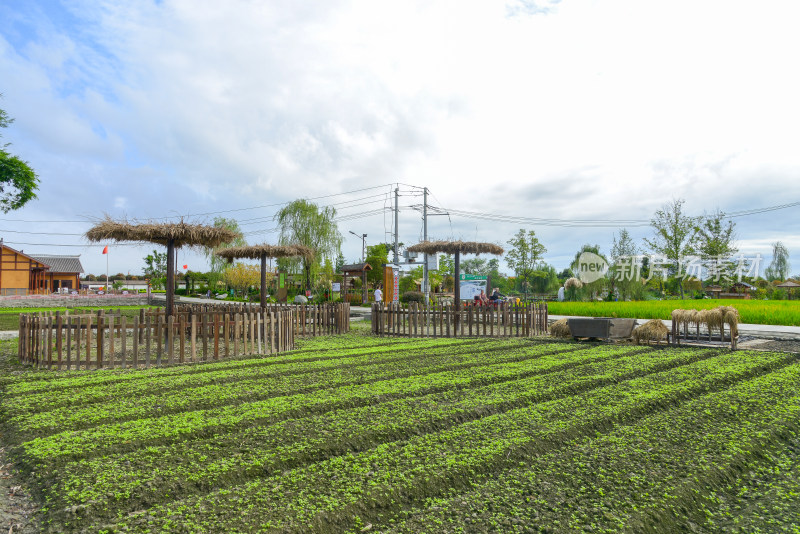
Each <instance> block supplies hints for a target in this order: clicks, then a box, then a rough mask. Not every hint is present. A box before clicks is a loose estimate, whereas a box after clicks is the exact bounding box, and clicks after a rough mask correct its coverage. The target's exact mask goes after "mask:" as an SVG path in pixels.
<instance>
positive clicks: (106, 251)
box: [103, 245, 108, 254]
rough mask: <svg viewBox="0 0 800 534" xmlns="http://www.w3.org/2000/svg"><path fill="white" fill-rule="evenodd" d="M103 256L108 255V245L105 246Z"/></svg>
mask: <svg viewBox="0 0 800 534" xmlns="http://www.w3.org/2000/svg"><path fill="white" fill-rule="evenodd" d="M103 254H108V245H106V248H104V249H103Z"/></svg>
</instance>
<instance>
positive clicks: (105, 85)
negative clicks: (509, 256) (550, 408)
mask: <svg viewBox="0 0 800 534" xmlns="http://www.w3.org/2000/svg"><path fill="white" fill-rule="evenodd" d="M799 15H800V4H798V3H797V2H795V1H792V0H788V1H770V0H765V1H763V2H758V3H753V2H752V1H747V2H745V1H736V0H733V1H731V0H724V1H722V0H721V1H711V0H709V1H706V0H703V1H698V0H692V1H681V0H677V1H672V2H654V1H643V0H630V1H627V0H619V1H615V0H607V1H590V0H561V1H558V0H549V1H548V0H541V1H539V0H537V1H530V0H508V1H505V2H504V1H501V0H498V1H494V2H492V1H486V0H480V1H469V0H458V1H456V0H451V1H431V0H426V1H420V2H413V1H403V2H383V1H376V0H365V1H352V2H351V1H338V0H329V1H325V2H298V1H289V0H285V1H269V0H229V1H226V2H218V1H205V0H160V1H156V0H140V1H134V2H131V1H128V0H118V1H113V0H69V1H64V2H59V1H57V0H2V1H0V21H2V23H0V93H3V97H2V99H0V108H3V109H5V110H6V111H7V112H8V113H9V115H11V116H12V117H14V118H15V119H16V121H15V123H14V124H13V125H12V126H11V127H10V128H8V129H6V130H5V131H3V132H2V134H3V139H2V141H3V142H11V143H12V144H11V146H10V147H9V148H8V150H9V151H10V152H12V153H13V154H16V155H19V156H20V157H22V158H23V159H25V160H27V161H28V162H29V163H30V164H31V166H32V167H33V168H34V169H35V170H36V172H37V173H38V175H39V177H40V179H41V185H40V190H39V195H38V196H39V198H38V200H35V201H33V202H31V203H30V204H29V205H27V206H26V207H24V208H23V209H21V210H19V211H16V212H11V213H8V214H5V215H2V214H0V236H2V237H3V238H4V239H5V241H6V242H7V243H8V244H10V245H11V246H13V247H15V248H17V249H24V250H25V252H29V253H61V254H80V255H81V259H82V262H83V265H84V267H85V268H86V271H87V272H92V273H101V272H104V271H105V268H106V265H105V264H106V262H105V257H104V256H103V255H102V254H101V249H102V247H96V246H89V245H87V243H86V241H85V240H84V239H83V238H82V235H83V233H84V232H85V231H86V230H87V229H88V228H89V227H90V226H91V221H92V220H96V219H97V218H99V217H102V215H103V214H104V213H108V214H110V215H111V216H113V217H127V218H131V219H139V220H144V219H149V218H157V219H162V220H163V219H165V218H171V219H167V220H174V218H176V217H180V216H184V217H186V218H187V219H189V220H199V221H206V222H211V221H212V220H213V218H214V217H215V216H224V217H229V218H235V219H237V220H238V221H239V222H240V224H241V227H242V229H243V231H244V232H245V234H246V237H247V239H248V242H250V243H251V244H256V243H262V242H267V243H274V242H275V241H276V240H277V233H276V232H275V230H274V229H275V223H274V222H273V221H272V216H273V215H274V214H275V212H276V210H277V209H279V208H280V206H281V205H282V203H286V202H289V201H292V200H294V199H297V198H301V197H303V198H313V199H315V200H314V201H315V202H317V203H318V204H320V205H333V206H334V207H336V208H337V209H338V213H339V217H340V220H339V228H340V230H341V231H342V233H343V234H344V235H345V237H346V240H345V244H344V248H343V251H344V254H345V256H346V258H347V259H348V260H352V261H355V260H357V259H358V258H359V256H360V254H361V240H360V239H359V238H356V237H354V236H352V235H351V234H349V232H350V231H354V232H355V233H357V234H362V233H366V234H367V235H368V237H367V243H368V244H374V243H376V242H381V241H389V240H391V232H392V229H393V226H392V224H393V222H392V216H391V214H390V213H389V212H387V211H385V208H388V207H389V206H390V205H391V202H392V191H393V190H394V188H395V187H399V189H400V192H401V197H400V205H401V208H402V210H401V212H400V215H399V218H400V224H399V229H400V232H399V233H400V241H402V242H405V243H409V244H410V243H415V242H417V241H418V240H419V239H420V237H421V233H422V221H421V217H420V214H419V213H418V212H417V211H415V210H414V209H413V208H411V207H410V206H412V205H417V204H420V203H421V202H422V197H421V196H420V192H421V188H423V187H427V188H429V190H430V193H431V195H430V197H429V200H430V203H431V204H433V205H435V206H437V207H440V208H443V209H445V210H447V211H448V212H449V213H450V215H449V216H444V215H442V216H436V217H431V218H430V222H429V234H430V236H431V237H432V238H460V239H467V240H480V241H492V242H496V243H500V244H504V243H505V241H507V240H508V239H509V238H510V237H511V235H512V234H513V233H515V232H516V231H517V230H518V229H519V228H521V227H525V228H526V229H533V230H535V231H536V233H537V235H538V236H539V238H540V239H541V241H542V242H543V243H544V244H545V246H546V247H547V249H548V253H547V260H548V261H549V262H550V263H552V264H554V265H556V267H558V268H559V269H561V268H563V267H565V266H566V265H567V264H568V263H569V261H570V260H571V258H572V256H574V254H575V251H576V250H578V249H579V248H580V246H581V245H583V244H584V243H593V244H599V245H600V246H601V250H602V251H604V252H608V250H609V248H610V246H611V241H612V237H613V234H614V232H615V231H616V230H617V229H616V228H615V227H614V225H615V224H625V226H627V227H628V229H629V230H630V231H631V233H632V234H633V236H634V237H636V238H637V240H639V242H641V238H642V237H645V236H649V235H650V234H651V230H650V229H649V228H648V227H647V226H646V222H647V221H648V220H649V219H650V217H651V216H652V215H653V213H654V211H655V210H656V209H658V208H659V207H660V206H662V205H663V204H664V203H666V202H668V201H670V200H671V199H673V198H683V199H686V205H685V207H686V210H687V211H688V212H689V213H691V214H695V215H701V214H703V213H704V212H711V211H714V210H715V209H717V208H720V209H722V210H723V211H725V212H728V213H737V212H742V211H745V210H753V209H758V208H767V207H770V206H777V205H783V204H791V203H795V202H800V180H798V177H800V149H799V148H800V72H798V71H799V70H800V67H799V65H800V64H799V63H798V61H797V57H796V53H797V50H800V32H798V31H797V29H796V21H797V20H798V16H799ZM398 184H399V185H398ZM799 210H800V207H798V206H793V207H789V208H786V209H781V210H774V211H767V212H762V213H757V214H754V215H745V216H740V217H736V218H735V221H736V223H737V231H738V235H739V246H740V249H741V251H742V252H744V253H746V254H749V255H753V254H757V253H761V254H762V255H764V256H765V258H766V261H767V262H768V261H769V259H770V257H771V247H770V243H772V242H773V241H776V240H781V241H783V242H784V243H785V244H786V245H787V246H788V248H789V250H790V253H791V255H792V258H791V260H792V264H793V267H792V272H793V273H794V272H800V222H799V220H800V218H798V212H799ZM475 213H481V214H486V215H488V216H487V217H483V218H475V216H474V214H475ZM498 216H499V217H498ZM503 216H510V217H518V218H529V219H532V220H528V221H521V220H517V221H515V222H512V223H509V222H504V221H503V220H501V217H503ZM535 219H548V220H556V222H555V225H553V223H552V221H551V222H550V223H548V224H545V223H544V222H543V221H536V220H535ZM575 220H598V221H610V222H603V223H598V224H597V225H595V226H594V227H575V226H574V221H575ZM64 245H70V246H64ZM152 248H153V247H152V246H151V247H147V246H117V247H112V255H111V256H110V270H111V272H112V273H116V272H128V271H130V272H131V273H132V274H138V273H140V272H141V270H142V267H143V262H142V257H143V256H144V255H145V254H147V253H148V251H149V250H152ZM179 263H180V264H184V263H186V264H188V265H189V268H190V269H193V270H205V269H206V268H207V265H206V262H205V260H204V259H203V258H202V256H201V255H198V254H196V253H191V252H186V253H182V255H181V257H180V258H179Z"/></svg>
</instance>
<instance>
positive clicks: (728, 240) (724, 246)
mask: <svg viewBox="0 0 800 534" xmlns="http://www.w3.org/2000/svg"><path fill="white" fill-rule="evenodd" d="M735 227H736V223H734V222H733V221H732V220H730V219H727V218H726V216H725V213H724V212H723V211H720V210H719V209H718V210H717V211H715V212H714V213H712V214H711V215H706V216H704V217H702V218H701V219H700V221H699V224H698V225H697V229H696V231H697V251H698V252H699V253H700V256H701V257H702V258H703V259H716V258H719V259H721V260H724V259H728V258H730V257H731V256H733V255H734V254H736V253H737V252H739V249H738V248H737V247H736V229H735Z"/></svg>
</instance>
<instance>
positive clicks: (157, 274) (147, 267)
mask: <svg viewBox="0 0 800 534" xmlns="http://www.w3.org/2000/svg"><path fill="white" fill-rule="evenodd" d="M144 275H145V276H146V277H148V278H150V279H151V280H152V279H154V278H164V277H165V276H166V275H167V253H166V252H159V251H157V250H154V251H153V253H152V254H148V255H147V256H145V257H144Z"/></svg>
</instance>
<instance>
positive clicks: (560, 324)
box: [550, 319, 572, 338]
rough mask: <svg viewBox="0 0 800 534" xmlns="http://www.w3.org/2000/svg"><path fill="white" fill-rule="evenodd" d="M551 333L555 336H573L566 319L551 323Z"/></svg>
mask: <svg viewBox="0 0 800 534" xmlns="http://www.w3.org/2000/svg"><path fill="white" fill-rule="evenodd" d="M550 335H551V336H553V337H567V338H568V337H572V334H571V333H570V331H569V325H568V324H567V320H566V319H559V320H558V321H556V322H554V323H553V324H551V325H550Z"/></svg>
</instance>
